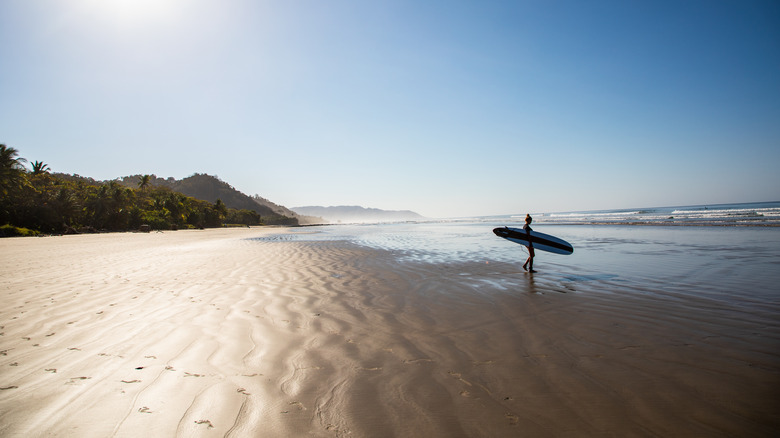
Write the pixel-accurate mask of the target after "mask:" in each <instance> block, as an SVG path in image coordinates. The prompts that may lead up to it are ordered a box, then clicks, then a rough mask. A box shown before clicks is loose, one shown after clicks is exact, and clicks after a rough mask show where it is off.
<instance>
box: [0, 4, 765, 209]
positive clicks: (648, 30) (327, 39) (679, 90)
mask: <svg viewBox="0 0 780 438" xmlns="http://www.w3.org/2000/svg"><path fill="white" fill-rule="evenodd" d="M0 143H3V144H6V145H7V146H9V147H13V148H15V149H17V150H18V151H19V155H20V156H21V157H23V158H26V159H27V160H28V161H30V162H32V161H43V162H44V163H46V164H48V166H49V167H50V168H51V169H52V171H55V172H64V173H75V174H79V175H82V176H89V177H92V178H95V179H99V180H108V179H114V178H118V177H122V176H126V175H135V174H155V175H157V176H158V177H174V178H177V179H181V178H184V177H187V176H189V175H192V174H194V173H208V174H211V175H216V176H218V177H219V178H220V179H222V180H223V181H226V182H227V183H229V184H231V185H232V186H234V187H235V188H236V189H238V190H240V191H242V192H244V193H246V194H249V195H253V194H259V195H260V196H262V197H264V198H267V199H269V200H271V201H273V202H275V203H277V204H280V205H284V206H286V207H297V206H307V205H321V206H335V205H361V206H364V207H372V208H380V209H385V210H413V211H415V212H417V213H420V214H422V215H424V216H427V217H432V218H449V217H465V216H479V215H499V214H521V213H526V212H533V213H539V212H560V211H578V210H598V209H617V208H634V207H654V206H675V205H691V204H696V205H699V204H710V203H713V204H714V203H731V202H754V201H777V200H780V171H778V163H780V2H777V1H775V0H768V1H751V0H670V1H667V0H646V1H642V0H616V1H602V0H593V1H585V2H583V1H579V0H516V1H490V0H488V1H460V0H447V1H436V0H424V1H419V0H412V1H405V0H394V1H384V0H376V1H362V0H354V1H346V0H328V1H326V0H285V1H283V0H135V1H132V0H0Z"/></svg>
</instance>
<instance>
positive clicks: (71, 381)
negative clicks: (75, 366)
mask: <svg viewBox="0 0 780 438" xmlns="http://www.w3.org/2000/svg"><path fill="white" fill-rule="evenodd" d="M91 378H92V377H85V376H82V377H71V378H70V380H69V381H67V382H65V384H66V385H76V384H78V382H79V381H80V380H89V379H91Z"/></svg>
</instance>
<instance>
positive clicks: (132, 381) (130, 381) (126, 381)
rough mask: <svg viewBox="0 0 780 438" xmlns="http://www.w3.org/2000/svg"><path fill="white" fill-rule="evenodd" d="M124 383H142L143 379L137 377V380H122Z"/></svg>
mask: <svg viewBox="0 0 780 438" xmlns="http://www.w3.org/2000/svg"><path fill="white" fill-rule="evenodd" d="M122 383H141V381H140V380H138V379H135V380H122Z"/></svg>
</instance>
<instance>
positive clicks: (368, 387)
mask: <svg viewBox="0 0 780 438" xmlns="http://www.w3.org/2000/svg"><path fill="white" fill-rule="evenodd" d="M278 232H282V230H278V229H277V230H264V229H256V228H255V229H222V230H208V231H178V232H166V233H150V234H131V233H128V234H105V235H83V236H63V237H46V238H24V239H3V240H1V241H0V280H1V282H0V297H2V303H3V306H2V309H0V353H1V354H2V355H1V356H0V436H3V437H38V436H74V437H109V436H117V437H137V436H148V437H174V436H183V437H194V436H208V437H215V436H231V437H250V436H264V437H265V436H268V437H292V436H315V437H333V436H354V437H377V436H399V437H400V436H403V437H406V436H421V437H458V436H471V437H479V436H485V437H502V436H528V437H545V436H554V437H567V436H570V437H583V436H616V437H617V436H620V437H623V436H663V437H670V436H680V437H689V436H707V437H709V436H740V437H744V436H771V435H773V434H774V433H776V431H777V430H778V428H780V419H779V418H780V417H779V416H778V413H779V412H780V404H779V403H778V382H779V381H780V377H779V376H780V373H779V369H780V368H779V367H778V364H779V363H780V355H779V354H778V351H777V347H778V333H779V332H780V330H778V325H779V324H780V323H778V321H777V318H776V316H777V313H776V312H775V311H774V310H771V309H770V310H768V311H767V312H765V313H761V312H757V313H754V314H753V317H751V318H749V319H747V318H744V316H743V315H740V314H735V313H734V312H732V311H728V310H724V309H722V308H720V307H718V306H713V305H711V303H708V302H706V301H696V300H695V299H693V298H684V299H683V298H680V297H679V296H669V297H663V295H660V296H659V295H658V294H651V293H648V294H644V293H642V291H641V290H640V291H632V293H630V294H621V293H620V285H619V283H617V282H616V283H615V284H613V285H609V284H608V283H606V286H605V285H604V284H601V285H600V286H599V287H601V288H605V287H606V290H602V291H591V292H589V293H583V292H582V291H575V290H570V289H567V288H566V287H564V286H562V285H561V283H560V282H556V281H555V280H549V279H547V280H545V279H544V277H542V276H537V278H536V279H534V277H533V276H531V275H527V274H524V273H522V272H518V271H519V269H518V266H513V265H508V264H501V263H490V264H487V263H482V264H477V263H474V264H471V265H469V266H453V265H447V264H422V263H417V264H414V263H401V262H399V261H397V260H396V259H395V258H394V257H393V256H392V254H391V253H389V252H384V251H378V250H370V249H366V248H362V247H358V246H354V245H350V244H347V243H341V242H315V243H305V242H263V241H253V240H247V238H249V237H256V236H259V235H262V234H263V233H278ZM464 273H465V274H464ZM505 276H514V277H515V278H519V279H520V281H521V285H522V287H512V288H507V287H505V286H502V284H501V281H500V279H501V278H503V277H505ZM540 279H541V280H540ZM775 310H776V309H775Z"/></svg>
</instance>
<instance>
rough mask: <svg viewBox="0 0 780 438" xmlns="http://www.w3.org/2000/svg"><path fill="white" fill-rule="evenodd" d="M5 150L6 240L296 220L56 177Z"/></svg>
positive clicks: (1, 217) (145, 187) (165, 191)
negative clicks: (32, 236)
mask: <svg viewBox="0 0 780 438" xmlns="http://www.w3.org/2000/svg"><path fill="white" fill-rule="evenodd" d="M26 163H27V160H25V159H24V158H21V157H19V153H18V151H17V150H16V149H14V148H12V147H7V146H6V145H2V144H0V236H2V235H6V236H7V235H26V234H36V233H78V232H97V231H127V230H138V229H146V230H171V229H182V228H212V227H221V226H224V225H225V224H236V225H263V224H264V223H266V222H273V223H285V222H289V221H295V219H294V218H286V217H280V218H277V217H274V218H263V217H261V216H260V215H259V214H258V213H257V212H255V211H253V210H246V209H242V210H237V209H233V208H228V207H227V206H226V205H225V204H224V203H223V202H222V201H221V200H219V199H217V200H216V202H214V203H211V202H208V201H202V200H198V199H195V198H192V197H189V196H185V195H183V194H181V193H178V192H174V191H173V190H171V189H170V188H167V187H161V186H158V187H151V186H150V185H149V180H150V176H149V175H143V176H141V177H140V178H139V181H138V187H137V188H135V187H125V186H123V185H121V184H119V182H117V181H108V182H102V183H99V182H95V181H94V180H88V179H86V178H77V177H71V176H69V175H61V174H52V173H51V171H50V169H49V166H48V165H46V164H45V163H43V162H41V161H35V162H32V163H31V168H30V169H27V167H26V166H25V164H26Z"/></svg>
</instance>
